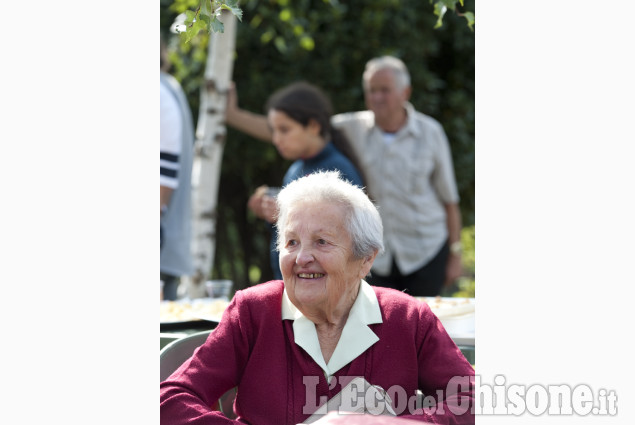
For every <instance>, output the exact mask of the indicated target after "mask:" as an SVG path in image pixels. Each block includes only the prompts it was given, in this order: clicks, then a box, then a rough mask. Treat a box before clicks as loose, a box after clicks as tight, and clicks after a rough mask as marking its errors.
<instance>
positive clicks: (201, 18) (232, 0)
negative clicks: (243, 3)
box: [181, 0, 243, 43]
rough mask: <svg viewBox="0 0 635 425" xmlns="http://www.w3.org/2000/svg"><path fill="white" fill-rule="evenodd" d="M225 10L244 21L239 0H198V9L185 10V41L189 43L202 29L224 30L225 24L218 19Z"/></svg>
mask: <svg viewBox="0 0 635 425" xmlns="http://www.w3.org/2000/svg"><path fill="white" fill-rule="evenodd" d="M223 10H229V11H230V12H231V13H232V14H234V16H236V18H238V20H239V21H242V19H243V12H242V10H240V8H239V7H238V0H227V1H219V0H198V7H197V8H196V11H192V10H190V9H187V10H185V16H186V19H185V22H184V25H185V31H183V32H181V37H182V39H183V41H184V42H185V43H189V42H190V40H192V38H193V37H194V36H196V35H197V34H198V33H199V32H201V31H207V32H208V33H212V32H220V33H222V32H224V31H225V26H224V25H223V23H222V22H221V21H220V20H219V19H218V18H219V16H220V14H221V11H223Z"/></svg>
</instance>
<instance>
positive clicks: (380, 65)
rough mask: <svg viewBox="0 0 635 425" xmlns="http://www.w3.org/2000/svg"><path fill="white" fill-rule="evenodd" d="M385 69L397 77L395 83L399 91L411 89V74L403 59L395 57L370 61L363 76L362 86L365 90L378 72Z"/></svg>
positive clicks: (381, 57) (383, 57)
mask: <svg viewBox="0 0 635 425" xmlns="http://www.w3.org/2000/svg"><path fill="white" fill-rule="evenodd" d="M384 69H389V70H390V71H392V73H393V75H394V76H395V83H396V84H397V88H398V89H399V90H403V89H405V88H406V87H410V72H408V68H407V67H406V64H405V63H403V61H402V60H401V59H398V58H396V57H394V56H380V57H378V58H374V59H371V60H369V61H368V62H367V63H366V69H365V70H364V74H363V75H362V85H363V87H364V90H366V88H367V87H368V81H369V80H370V78H371V77H372V76H373V75H374V74H375V73H376V72H377V71H382V70H384Z"/></svg>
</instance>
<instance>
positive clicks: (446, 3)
mask: <svg viewBox="0 0 635 425" xmlns="http://www.w3.org/2000/svg"><path fill="white" fill-rule="evenodd" d="M457 3H460V4H461V6H463V0H458V1H457V0H430V4H433V5H434V14H435V15H436V16H437V17H438V19H437V22H436V23H435V24H434V28H441V26H443V17H444V16H445V12H447V10H448V9H450V10H452V11H454V12H455V13H456V14H457V15H458V16H462V17H463V18H465V20H466V22H467V26H468V28H469V29H470V30H472V31H474V19H475V18H474V13H472V12H462V13H461V12H459V10H458V8H457Z"/></svg>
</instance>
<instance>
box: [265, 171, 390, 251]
mask: <svg viewBox="0 0 635 425" xmlns="http://www.w3.org/2000/svg"><path fill="white" fill-rule="evenodd" d="M276 202H277V204H278V220H277V222H276V227H277V229H278V240H277V249H278V251H280V249H281V248H283V246H284V229H285V226H286V223H287V216H288V214H289V210H290V209H291V208H292V207H294V206H296V205H297V204H300V203H304V202H314V203H320V204H338V205H341V206H343V207H344V209H345V210H346V217H344V222H345V226H346V229H347V230H348V233H349V235H350V236H351V240H352V242H353V256H354V257H355V258H357V259H360V258H364V257H367V256H369V255H372V254H373V253H374V252H375V251H377V252H378V253H382V252H383V251H384V243H383V226H382V223H381V217H380V216H379V212H378V211H377V207H375V205H374V204H373V202H372V201H371V200H370V199H368V196H366V194H365V193H364V191H363V190H362V189H361V188H360V187H358V186H355V185H354V184H352V183H351V182H349V181H347V180H344V179H343V178H342V177H341V176H340V172H339V171H318V172H315V173H313V174H309V175H307V176H304V177H301V178H299V179H297V180H294V181H292V182H291V183H289V184H288V185H286V186H285V187H284V188H283V189H282V190H281V191H280V193H279V194H278V197H277V198H276Z"/></svg>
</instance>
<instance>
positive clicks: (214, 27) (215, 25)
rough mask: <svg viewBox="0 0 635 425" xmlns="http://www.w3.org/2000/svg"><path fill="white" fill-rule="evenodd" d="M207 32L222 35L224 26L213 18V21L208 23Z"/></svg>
mask: <svg viewBox="0 0 635 425" xmlns="http://www.w3.org/2000/svg"><path fill="white" fill-rule="evenodd" d="M208 30H209V31H214V32H219V33H224V32H225V25H224V24H223V23H222V22H221V21H219V20H218V19H216V17H214V19H212V20H211V22H210V26H209V27H208Z"/></svg>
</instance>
